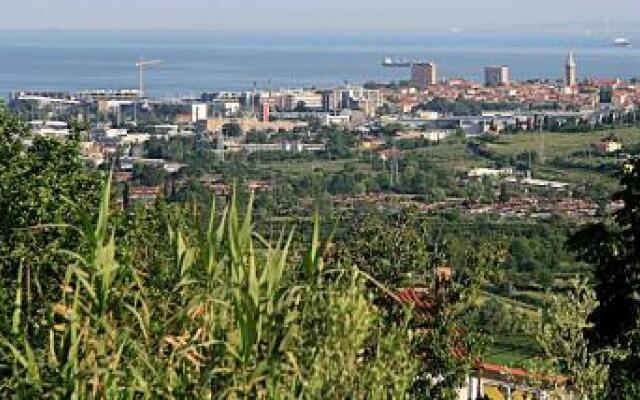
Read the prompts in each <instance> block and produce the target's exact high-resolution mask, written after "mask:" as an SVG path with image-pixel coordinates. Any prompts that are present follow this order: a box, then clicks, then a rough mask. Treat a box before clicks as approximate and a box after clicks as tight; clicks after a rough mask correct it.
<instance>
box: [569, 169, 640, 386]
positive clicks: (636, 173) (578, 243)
mask: <svg viewBox="0 0 640 400" xmlns="http://www.w3.org/2000/svg"><path fill="white" fill-rule="evenodd" d="M620 176H621V178H620V183H621V185H622V187H623V189H622V190H621V191H619V192H617V193H616V194H614V196H613V199H614V200H616V201H622V202H623V203H624V206H623V207H622V208H621V209H620V210H618V211H616V212H615V214H614V215H613V219H612V220H611V221H605V222H600V223H595V224H589V225H587V226H586V227H584V228H583V229H581V230H580V231H578V232H576V233H575V234H574V235H573V236H572V237H571V239H570V241H569V247H570V248H571V249H572V250H574V251H575V252H576V253H577V256H578V259H580V260H583V261H586V262H588V263H591V264H593V266H594V271H593V275H594V279H595V284H596V286H595V291H596V298H597V300H598V306H597V307H596V308H595V309H594V311H593V313H592V314H591V316H590V318H589V320H590V321H591V322H592V323H593V328H592V329H590V330H589V334H590V338H591V339H592V342H591V343H592V346H593V348H594V349H601V348H605V347H610V346H623V347H630V348H631V349H634V348H638V347H640V344H639V343H638V342H637V339H638V338H637V337H636V336H633V332H635V330H636V329H637V323H638V321H640V159H638V158H635V159H632V160H630V161H629V162H628V163H627V164H626V165H625V166H624V168H623V170H622V171H621V174H620ZM639 365H640V358H638V356H637V354H636V355H634V354H632V355H630V356H629V357H627V358H626V359H625V360H622V361H619V362H616V363H614V365H613V366H612V370H613V371H612V373H611V376H612V377H616V376H622V375H624V376H628V377H629V379H628V380H626V381H625V382H626V383H627V384H629V385H633V386H634V387H635V389H632V388H631V389H630V387H629V386H628V385H623V386H621V385H619V384H616V385H612V382H611V381H610V382H609V383H610V385H609V390H610V392H609V395H610V396H611V397H612V398H624V397H620V396H621V395H622V394H621V393H625V392H628V391H629V390H632V391H633V390H635V391H640V368H637V367H638V366H639Z"/></svg>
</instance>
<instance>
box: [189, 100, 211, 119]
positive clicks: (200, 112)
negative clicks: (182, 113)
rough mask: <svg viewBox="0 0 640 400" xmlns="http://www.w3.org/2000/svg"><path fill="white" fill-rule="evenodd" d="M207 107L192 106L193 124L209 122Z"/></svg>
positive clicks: (204, 105) (202, 105) (201, 105)
mask: <svg viewBox="0 0 640 400" xmlns="http://www.w3.org/2000/svg"><path fill="white" fill-rule="evenodd" d="M207 113H208V110H207V105H206V104H204V103H198V104H192V105H191V122H198V121H206V120H207V117H208V115H207Z"/></svg>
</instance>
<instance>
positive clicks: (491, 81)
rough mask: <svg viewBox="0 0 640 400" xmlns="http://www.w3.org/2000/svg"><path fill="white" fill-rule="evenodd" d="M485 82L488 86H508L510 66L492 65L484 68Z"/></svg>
mask: <svg viewBox="0 0 640 400" xmlns="http://www.w3.org/2000/svg"><path fill="white" fill-rule="evenodd" d="M484 83H485V85H486V86H507V85H508V84H509V67H507V66H505V65H492V66H490V67H486V68H485V69H484Z"/></svg>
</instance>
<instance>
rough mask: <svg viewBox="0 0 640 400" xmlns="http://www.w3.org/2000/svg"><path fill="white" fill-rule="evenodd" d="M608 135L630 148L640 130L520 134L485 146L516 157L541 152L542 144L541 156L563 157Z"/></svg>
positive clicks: (637, 140) (585, 148)
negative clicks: (542, 153) (524, 153)
mask: <svg viewBox="0 0 640 400" xmlns="http://www.w3.org/2000/svg"><path fill="white" fill-rule="evenodd" d="M610 133H613V134H615V136H616V137H617V138H618V139H619V140H620V141H621V142H622V143H623V145H625V146H628V145H633V144H638V143H640V129H638V128H623V129H616V130H612V131H603V132H587V133H553V132H544V133H542V134H537V133H520V134H515V135H502V136H500V137H499V139H497V140H496V141H494V142H492V143H489V144H488V145H487V147H488V149H489V150H491V151H492V152H495V153H497V154H501V155H509V156H515V155H517V154H520V153H523V152H525V151H530V150H532V151H533V150H535V151H536V152H538V153H539V152H540V150H541V148H542V147H543V144H544V157H545V158H553V157H563V156H568V155H570V154H572V153H575V152H577V151H585V150H589V149H590V147H591V144H593V143H595V142H598V141H600V139H602V138H603V137H605V136H607V135H609V134H610Z"/></svg>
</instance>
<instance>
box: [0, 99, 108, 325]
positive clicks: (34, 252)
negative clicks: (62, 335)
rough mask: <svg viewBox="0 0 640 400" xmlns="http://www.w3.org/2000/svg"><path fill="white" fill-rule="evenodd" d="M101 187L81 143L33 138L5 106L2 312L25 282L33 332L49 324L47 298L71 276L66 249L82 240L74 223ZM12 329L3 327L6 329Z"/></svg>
mask: <svg viewBox="0 0 640 400" xmlns="http://www.w3.org/2000/svg"><path fill="white" fill-rule="evenodd" d="M98 187H99V180H98V179H97V177H96V176H95V175H94V174H92V173H90V172H88V171H87V170H86V169H85V167H84V165H83V162H82V160H81V159H80V151H79V146H78V143H77V142H75V141H72V140H59V139H54V138H48V137H42V136H37V137H31V135H30V132H29V130H28V129H27V128H26V127H25V126H24V125H23V124H22V123H21V122H20V121H18V120H17V119H16V118H14V117H12V116H11V115H10V114H8V112H7V111H5V110H3V109H0V193H1V194H0V210H2V211H1V212H0V271H1V273H0V310H2V308H3V306H4V305H5V304H6V302H7V296H8V295H9V294H10V293H14V291H15V290H16V289H17V288H18V287H21V288H22V290H23V292H24V293H25V298H24V301H23V303H22V305H23V309H22V312H21V314H20V315H21V317H22V318H23V319H24V321H25V323H26V324H27V326H28V328H29V329H27V332H28V333H29V334H31V333H34V330H32V328H37V327H39V326H41V325H42V323H43V320H44V318H45V314H46V313H47V312H48V310H47V309H46V307H44V302H45V301H46V300H47V299H50V296H51V295H52V291H56V290H57V287H58V286H59V285H60V283H61V281H62V279H63V278H64V275H65V272H66V263H67V262H68V260H69V258H68V257H67V256H65V255H64V253H63V252H64V251H68V250H73V249H76V248H78V246H80V245H81V243H82V236H81V235H80V234H79V233H78V232H77V231H76V230H74V229H73V228H72V227H73V226H78V225H81V224H82V223H83V221H85V218H86V217H87V216H90V215H92V213H93V212H94V211H95V210H94V207H95V205H96V204H97V193H98V192H99V190H98ZM0 314H3V315H4V313H3V312H0ZM0 318H1V317H0ZM0 322H1V321H0ZM6 328H7V325H5V324H1V326H0V333H6V331H5V329H6ZM40 333H41V334H43V333H44V332H40Z"/></svg>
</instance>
